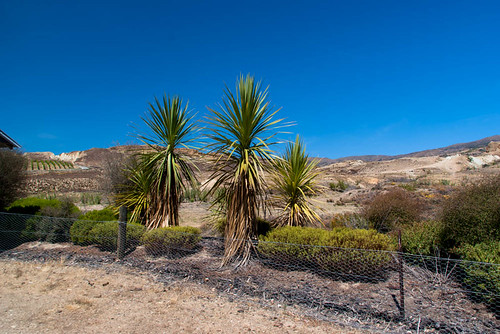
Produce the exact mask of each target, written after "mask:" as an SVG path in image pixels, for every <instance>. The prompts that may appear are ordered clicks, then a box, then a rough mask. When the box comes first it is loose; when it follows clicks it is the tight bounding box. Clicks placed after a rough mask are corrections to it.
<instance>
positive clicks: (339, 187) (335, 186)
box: [329, 180, 349, 192]
mask: <svg viewBox="0 0 500 334" xmlns="http://www.w3.org/2000/svg"><path fill="white" fill-rule="evenodd" d="M329 186H330V189H331V190H333V191H338V192H344V191H346V190H347V188H349V184H348V183H347V182H345V181H343V180H338V181H336V182H335V181H334V182H330V184H329Z"/></svg>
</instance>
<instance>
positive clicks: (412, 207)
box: [363, 188, 422, 233]
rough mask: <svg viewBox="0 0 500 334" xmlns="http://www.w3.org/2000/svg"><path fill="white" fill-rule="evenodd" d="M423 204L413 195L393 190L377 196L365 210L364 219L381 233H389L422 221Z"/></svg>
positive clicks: (399, 189) (397, 189)
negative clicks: (399, 227)
mask: <svg viewBox="0 0 500 334" xmlns="http://www.w3.org/2000/svg"><path fill="white" fill-rule="evenodd" d="M421 210H422V203H421V202H420V200H419V199H417V198H416V197H415V196H414V195H413V194H412V193H410V192H408V191H406V190H404V189H401V188H393V189H391V190H389V191H388V192H385V193H381V194H379V195H377V196H376V197H375V198H374V199H373V200H372V201H371V202H369V203H368V204H367V205H365V206H364V208H363V215H364V217H365V218H366V219H367V220H368V221H369V222H370V227H371V228H374V229H376V230H377V231H379V232H384V233H385V232H389V231H391V230H393V229H394V228H395V227H396V226H401V225H405V224H408V223H411V222H414V221H418V220H419V219H420V215H421Z"/></svg>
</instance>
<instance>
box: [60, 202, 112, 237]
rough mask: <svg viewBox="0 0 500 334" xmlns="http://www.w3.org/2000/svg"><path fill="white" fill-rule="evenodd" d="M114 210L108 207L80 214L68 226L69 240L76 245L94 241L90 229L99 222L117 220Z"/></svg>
mask: <svg viewBox="0 0 500 334" xmlns="http://www.w3.org/2000/svg"><path fill="white" fill-rule="evenodd" d="M117 220H118V216H117V214H116V212H115V211H114V210H112V209H110V208H106V209H103V210H93V211H89V212H87V213H85V214H84V215H82V216H81V217H80V218H79V219H78V220H77V221H76V222H75V223H74V224H73V225H72V226H71V228H70V231H69V232H70V236H71V241H72V242H73V243H74V244H77V245H82V246H86V245H90V244H92V243H93V242H94V239H93V238H94V236H93V235H92V236H91V234H90V231H91V230H92V229H93V228H94V227H95V226H96V224H99V223H101V222H105V221H117Z"/></svg>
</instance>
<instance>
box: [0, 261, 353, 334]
mask: <svg viewBox="0 0 500 334" xmlns="http://www.w3.org/2000/svg"><path fill="white" fill-rule="evenodd" d="M0 272H1V273H2V280H1V283H0V314H1V316H2V321H1V322H0V332H2V333H271V332H276V333H358V332H357V331H355V330H348V329H345V328H341V327H338V326H336V325H334V324H332V323H329V322H323V321H318V320H314V319H309V318H306V317H300V316H297V315H293V314H291V313H289V312H287V311H286V310H279V311H276V310H273V309H266V308H262V307H259V306H258V305H256V304H252V303H248V302H244V301H241V302H239V301H230V300H228V299H227V298H225V297H223V296H220V295H217V294H216V293H215V292H213V291H211V290H209V289H207V288H204V287H202V286H199V285H196V284H194V283H186V282H183V283H179V282H177V283H172V284H171V285H168V284H167V285H164V284H160V283H156V282H154V281H153V280H152V279H151V278H150V277H148V275H147V274H141V273H138V272H136V271H129V272H121V273H116V272H109V271H107V270H106V269H89V268H80V267H73V266H66V265H64V263H58V262H46V263H43V264H41V263H25V262H18V261H5V260H2V261H0Z"/></svg>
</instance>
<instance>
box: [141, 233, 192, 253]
mask: <svg viewBox="0 0 500 334" xmlns="http://www.w3.org/2000/svg"><path fill="white" fill-rule="evenodd" d="M200 233H201V232H200V230H199V229H197V228H194V227H189V226H174V227H164V228H157V229H153V230H149V231H147V232H146V233H144V235H143V236H142V239H141V242H142V244H143V245H144V247H145V248H146V252H147V253H148V254H151V255H155V256H158V255H184V254H186V253H190V252H192V251H193V250H194V249H195V248H196V247H197V246H198V243H199V242H200V241H201V235H200Z"/></svg>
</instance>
